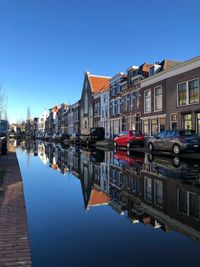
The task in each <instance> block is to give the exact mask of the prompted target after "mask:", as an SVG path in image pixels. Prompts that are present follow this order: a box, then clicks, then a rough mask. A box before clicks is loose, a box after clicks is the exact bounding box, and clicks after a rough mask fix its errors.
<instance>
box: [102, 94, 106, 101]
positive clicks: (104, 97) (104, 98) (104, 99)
mask: <svg viewBox="0 0 200 267" xmlns="http://www.w3.org/2000/svg"><path fill="white" fill-rule="evenodd" d="M103 102H104V103H106V95H104V96H103Z"/></svg>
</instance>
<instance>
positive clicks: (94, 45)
mask: <svg viewBox="0 0 200 267" xmlns="http://www.w3.org/2000/svg"><path fill="white" fill-rule="evenodd" d="M0 11H1V12H0V83H3V87H4V90H5V91H6V94H7V96H8V116H9V119H10V121H15V120H18V119H21V118H24V119H25V118H26V110H27V107H28V106H29V107H30V109H31V114H32V116H38V115H39V114H40V113H41V112H42V111H43V109H44V108H50V107H51V106H53V105H54V104H59V103H62V102H67V103H71V104H72V103H73V102H75V101H77V100H78V99H79V98H80V94H81V90H82V83H83V75H84V71H86V70H87V71H90V72H91V73H93V74H98V75H106V76H112V75H114V74H115V73H116V72H119V71H124V70H126V69H127V68H128V67H129V66H131V65H140V64H142V63H144V62H149V63H153V62H156V61H161V60H162V59H164V58H167V59H174V60H187V59H190V58H192V57H195V56H197V55H199V54H200V16H199V12H200V1H199V0H190V1H188V0H187V1H186V0H173V1H157V0H152V1H145V0H143V1H142V2H141V1H133V0H128V1H118V0H115V1H114V0H107V1H106V0H101V1H99V0H93V1H92V0H85V1H75V0H74V1H67V0H65V1H64V0H29V1H27V0H0Z"/></svg>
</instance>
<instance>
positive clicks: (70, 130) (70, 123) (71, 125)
mask: <svg viewBox="0 0 200 267" xmlns="http://www.w3.org/2000/svg"><path fill="white" fill-rule="evenodd" d="M73 128H74V123H73V108H72V105H70V106H69V110H68V131H67V133H68V134H69V135H72V134H73Z"/></svg>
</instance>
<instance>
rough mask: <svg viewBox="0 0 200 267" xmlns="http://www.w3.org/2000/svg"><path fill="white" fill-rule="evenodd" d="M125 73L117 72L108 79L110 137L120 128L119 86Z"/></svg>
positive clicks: (125, 78)
mask: <svg viewBox="0 0 200 267" xmlns="http://www.w3.org/2000/svg"><path fill="white" fill-rule="evenodd" d="M126 80H127V75H126V74H124V73H123V72H119V73H117V74H116V75H114V76H113V77H112V78H111V79H110V114H109V119H110V138H113V137H114V136H115V135H117V134H119V133H120V132H121V130H122V110H121V104H122V99H121V88H122V84H123V82H124V81H126Z"/></svg>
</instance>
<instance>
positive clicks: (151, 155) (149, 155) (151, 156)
mask: <svg viewBox="0 0 200 267" xmlns="http://www.w3.org/2000/svg"><path fill="white" fill-rule="evenodd" d="M153 159H154V155H153V154H148V161H149V162H152V161H153Z"/></svg>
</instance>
